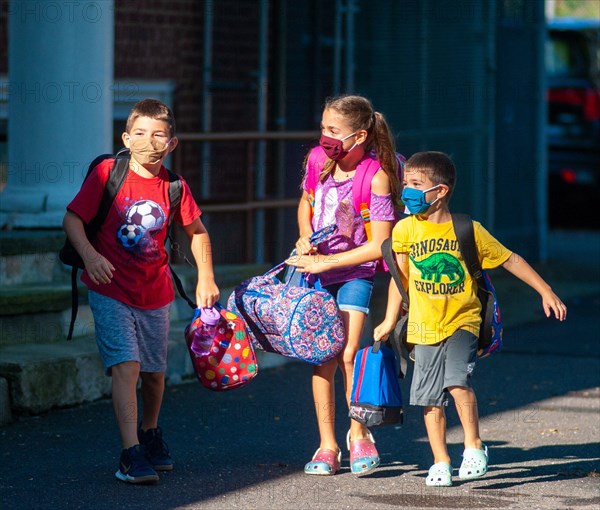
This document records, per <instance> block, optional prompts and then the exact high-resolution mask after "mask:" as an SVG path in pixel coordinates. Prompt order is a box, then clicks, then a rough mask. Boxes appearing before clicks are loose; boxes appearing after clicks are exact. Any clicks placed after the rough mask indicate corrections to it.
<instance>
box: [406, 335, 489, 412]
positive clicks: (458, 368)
mask: <svg viewBox="0 0 600 510" xmlns="http://www.w3.org/2000/svg"><path fill="white" fill-rule="evenodd" d="M413 352H414V355H415V370H414V372H413V378H412V383H411V385H410V404H411V405H413V406H442V405H447V404H448V388H451V387H453V386H458V387H461V388H470V387H471V377H472V375H473V370H474V369H475V362H476V361H477V337H476V336H475V335H474V334H473V333H471V332H469V331H466V330H464V329H459V330H457V331H455V332H454V333H453V334H452V335H450V336H449V337H448V338H446V340H444V341H443V342H440V343H438V344H435V345H415V349H414V351H413Z"/></svg>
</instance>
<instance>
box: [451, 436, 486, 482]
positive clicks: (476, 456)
mask: <svg viewBox="0 0 600 510" xmlns="http://www.w3.org/2000/svg"><path fill="white" fill-rule="evenodd" d="M488 460H489V456H488V448H487V446H485V445H483V449H479V448H467V449H465V451H464V452H463V460H462V463H461V465H460V469H459V470H458V476H459V477H460V479H461V480H471V479H473V478H479V477H480V476H483V475H485V474H486V473H487V470H488Z"/></svg>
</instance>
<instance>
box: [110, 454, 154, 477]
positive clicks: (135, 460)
mask: <svg viewBox="0 0 600 510" xmlns="http://www.w3.org/2000/svg"><path fill="white" fill-rule="evenodd" d="M115 476H116V477H117V478H118V479H119V480H121V481H123V482H127V483H156V482H158V475H157V474H156V471H154V469H152V466H151V465H150V464H149V463H148V460H147V459H146V455H145V454H144V447H143V446H141V445H139V444H136V445H135V446H132V447H131V448H127V449H126V450H123V451H122V452H121V459H120V460H119V469H118V470H117V472H116V473H115Z"/></svg>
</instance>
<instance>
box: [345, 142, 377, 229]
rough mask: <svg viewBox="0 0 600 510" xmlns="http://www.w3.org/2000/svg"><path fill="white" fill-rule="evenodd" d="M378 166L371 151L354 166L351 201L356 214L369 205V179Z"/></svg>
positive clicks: (371, 178) (370, 179)
mask: <svg viewBox="0 0 600 510" xmlns="http://www.w3.org/2000/svg"><path fill="white" fill-rule="evenodd" d="M380 168H381V165H380V164H379V161H377V158H376V157H375V155H374V154H372V153H369V154H365V157H364V158H363V159H362V160H361V161H360V163H358V166H357V167H356V173H355V174H354V180H353V181H352V201H353V204H354V210H355V211H356V212H357V213H358V214H362V213H361V211H364V210H365V209H368V208H369V207H370V206H371V181H372V180H373V177H374V176H375V174H376V173H377V172H378V171H379V169H380ZM364 219H365V218H363V220H364Z"/></svg>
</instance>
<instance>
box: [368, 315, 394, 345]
mask: <svg viewBox="0 0 600 510" xmlns="http://www.w3.org/2000/svg"><path fill="white" fill-rule="evenodd" d="M395 327H396V322H394V321H392V320H391V319H387V318H386V319H384V320H383V322H382V323H381V324H379V326H377V327H376V328H375V329H374V330H373V339H374V340H375V341H378V340H381V341H382V342H385V341H387V339H388V337H389V336H390V333H391V332H392V331H394V328H395Z"/></svg>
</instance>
